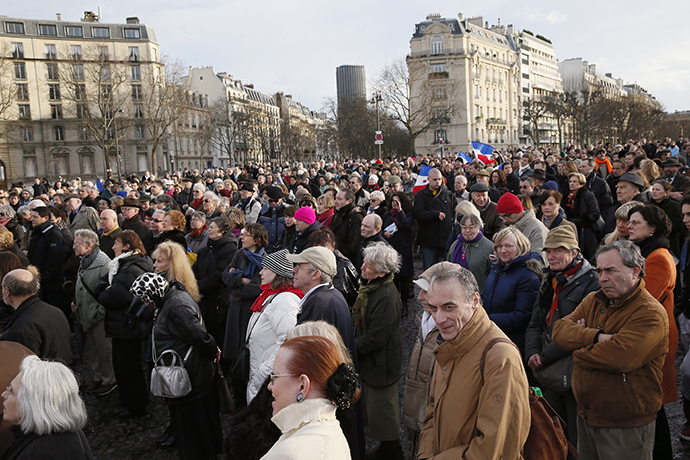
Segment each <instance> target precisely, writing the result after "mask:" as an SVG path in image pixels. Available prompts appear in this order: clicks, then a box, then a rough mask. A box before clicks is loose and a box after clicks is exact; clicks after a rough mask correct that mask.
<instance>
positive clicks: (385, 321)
mask: <svg viewBox="0 0 690 460" xmlns="http://www.w3.org/2000/svg"><path fill="white" fill-rule="evenodd" d="M392 277H393V275H388V276H387V277H386V278H383V279H378V280H374V281H373V283H372V284H367V285H363V286H362V287H361V288H360V295H359V297H358V299H357V302H355V306H357V304H358V303H359V302H360V299H361V297H362V288H370V287H374V288H375V289H373V290H371V291H369V292H368V301H367V302H366V306H365V308H364V314H363V316H362V323H363V324H358V321H357V320H356V318H355V343H356V346H357V356H358V357H359V371H360V377H361V379H362V381H363V382H364V383H366V384H367V385H369V386H372V387H387V386H390V385H393V384H396V383H397V382H398V380H399V379H400V370H401V368H402V341H401V334H400V316H401V312H402V301H401V300H400V294H399V293H398V290H397V289H396V287H395V284H394V283H392V282H389V283H385V281H386V280H388V279H389V278H392ZM377 285H378V287H377ZM356 315H357V312H355V316H356Z"/></svg>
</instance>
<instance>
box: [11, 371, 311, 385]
mask: <svg viewBox="0 0 690 460" xmlns="http://www.w3.org/2000/svg"><path fill="white" fill-rule="evenodd" d="M296 376H297V374H274V373H270V374H268V379H269V380H270V381H271V383H276V380H277V379H278V377H296ZM8 388H9V387H8Z"/></svg>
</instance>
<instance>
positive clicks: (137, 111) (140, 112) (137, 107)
mask: <svg viewBox="0 0 690 460" xmlns="http://www.w3.org/2000/svg"><path fill="white" fill-rule="evenodd" d="M134 118H144V107H143V106H142V105H141V104H134Z"/></svg>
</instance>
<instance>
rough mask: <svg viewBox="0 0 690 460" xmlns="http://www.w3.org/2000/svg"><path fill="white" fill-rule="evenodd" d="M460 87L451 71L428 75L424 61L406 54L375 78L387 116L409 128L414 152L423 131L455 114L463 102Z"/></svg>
mask: <svg viewBox="0 0 690 460" xmlns="http://www.w3.org/2000/svg"><path fill="white" fill-rule="evenodd" d="M456 88H457V84H456V82H455V81H454V80H453V79H451V78H449V74H448V72H436V73H432V74H428V75H427V74H426V70H425V67H424V66H423V65H421V63H419V62H417V61H409V62H406V61H405V60H404V59H403V58H400V59H396V60H394V61H392V62H390V63H388V64H386V66H385V67H384V68H383V69H382V70H381V72H379V74H378V75H377V77H376V79H375V81H374V91H377V92H379V93H380V94H381V96H382V98H383V106H384V107H385V112H386V116H387V117H388V118H391V119H392V120H395V121H397V122H398V123H400V124H401V125H402V126H403V127H404V128H405V130H407V132H408V135H409V141H410V150H411V152H414V143H415V140H416V139H417V138H418V137H419V136H420V135H421V134H423V133H425V132H426V131H427V130H429V129H430V128H432V127H434V126H439V125H441V124H442V122H443V121H446V120H447V121H450V118H451V117H453V116H454V115H455V112H456V109H457V108H458V107H459V106H460V103H461V101H460V100H459V99H458V98H457V96H458V94H457V93H458V92H457V91H456ZM439 114H441V115H439Z"/></svg>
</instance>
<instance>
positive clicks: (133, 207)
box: [120, 197, 151, 240]
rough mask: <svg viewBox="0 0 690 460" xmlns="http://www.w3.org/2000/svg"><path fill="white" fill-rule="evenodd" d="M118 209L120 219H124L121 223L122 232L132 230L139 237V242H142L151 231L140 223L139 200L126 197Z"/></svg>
mask: <svg viewBox="0 0 690 460" xmlns="http://www.w3.org/2000/svg"><path fill="white" fill-rule="evenodd" d="M120 209H121V210H122V217H124V218H125V220H124V222H123V223H122V230H132V231H133V232H134V233H136V234H137V235H138V236H139V239H140V240H143V239H144V238H145V237H146V236H147V235H148V234H149V233H151V230H149V228H148V227H147V226H146V224H144V223H143V222H142V221H141V217H140V216H139V211H140V209H141V205H140V204H139V200H137V199H136V198H130V197H127V198H125V201H124V202H123V203H122V206H121V207H120Z"/></svg>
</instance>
